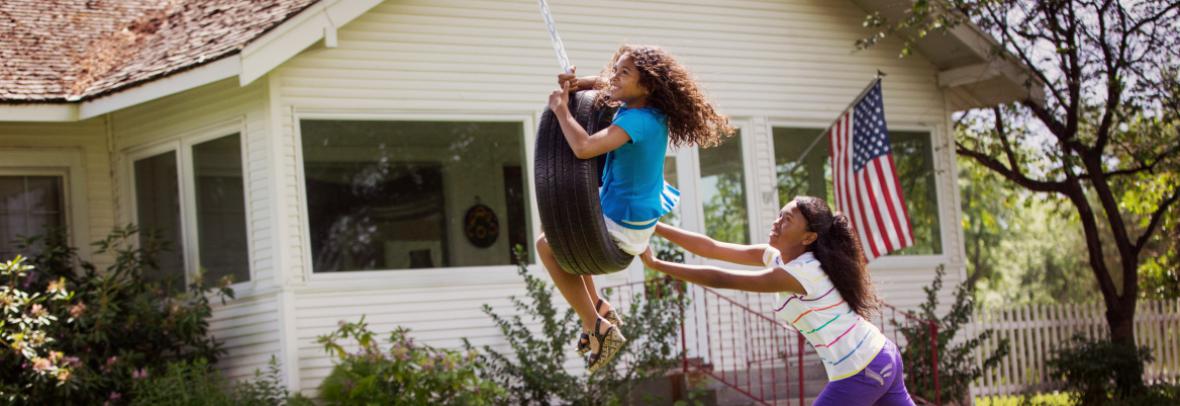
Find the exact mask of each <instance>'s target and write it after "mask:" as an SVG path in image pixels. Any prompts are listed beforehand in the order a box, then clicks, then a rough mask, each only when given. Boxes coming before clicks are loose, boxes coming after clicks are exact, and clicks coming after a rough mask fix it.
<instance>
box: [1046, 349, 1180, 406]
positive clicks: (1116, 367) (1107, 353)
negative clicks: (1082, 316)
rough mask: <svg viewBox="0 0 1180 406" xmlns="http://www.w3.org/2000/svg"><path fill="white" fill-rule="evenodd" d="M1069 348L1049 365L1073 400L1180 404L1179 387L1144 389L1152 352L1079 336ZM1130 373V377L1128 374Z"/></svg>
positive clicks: (1107, 403) (1054, 375)
mask: <svg viewBox="0 0 1180 406" xmlns="http://www.w3.org/2000/svg"><path fill="white" fill-rule="evenodd" d="M1070 341H1071V345H1070V346H1069V347H1067V348H1064V349H1061V350H1057V351H1056V352H1055V353H1054V354H1053V357H1052V358H1051V359H1050V360H1049V361H1048V362H1047V363H1046V365H1048V367H1049V369H1050V371H1051V372H1050V373H1051V375H1052V376H1053V377H1054V378H1055V379H1060V380H1062V381H1064V382H1065V389H1066V390H1067V391H1069V392H1070V395H1071V396H1070V397H1071V399H1072V400H1073V401H1074V402H1076V403H1077V404H1080V405H1162V404H1176V403H1177V402H1180V387H1177V386H1175V385H1157V386H1151V387H1145V386H1144V385H1143V382H1142V381H1140V380H1139V379H1131V380H1130V381H1129V382H1118V380H1119V379H1126V378H1125V377H1130V378H1137V377H1138V376H1141V375H1142V374H1143V364H1144V363H1148V362H1151V361H1152V356H1151V349H1149V348H1147V347H1138V348H1136V347H1133V346H1129V345H1125V344H1120V343H1115V342H1113V341H1109V340H1091V339H1088V338H1086V337H1084V336H1081V335H1077V336H1074V337H1073V338H1072V339H1071V340H1070ZM1128 372H1129V373H1128Z"/></svg>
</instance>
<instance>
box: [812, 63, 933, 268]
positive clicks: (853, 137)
mask: <svg viewBox="0 0 1180 406" xmlns="http://www.w3.org/2000/svg"><path fill="white" fill-rule="evenodd" d="M884 108H885V104H884V101H883V100H882V97H881V80H880V79H875V80H873V83H872V84H871V85H869V88H868V89H867V91H866V92H865V93H864V94H863V95H861V97H860V99H859V100H857V101H855V102H853V104H852V106H851V107H849V108H848V110H846V111H844V113H843V114H841V115H840V118H838V119H836V123H835V124H832V126H831V127H830V128H828V130H827V133H828V143H829V145H828V147H829V148H828V149H829V151H831V154H830V156H829V157H830V158H831V160H832V182H833V183H834V184H835V195H836V209H837V210H839V211H842V212H844V213H845V214H846V215H847V216H848V218H849V220H852V227H853V228H854V229H855V232H856V233H857V236H858V237H860V242H861V245H862V246H863V248H864V253H865V257H866V258H867V259H868V260H869V261H872V260H873V259H874V258H877V257H880V256H884V255H885V254H888V253H890V252H892V251H895V250H899V249H902V248H905V247H909V246H911V245H914V236H913V231H912V230H911V228H910V216H909V213H908V212H907V210H906V206H905V198H904V197H903V196H902V192H901V185H900V183H899V182H898V180H897V169H896V166H895V165H894V164H893V154H892V152H891V149H890V148H889V134H888V130H887V129H886V127H885V110H884Z"/></svg>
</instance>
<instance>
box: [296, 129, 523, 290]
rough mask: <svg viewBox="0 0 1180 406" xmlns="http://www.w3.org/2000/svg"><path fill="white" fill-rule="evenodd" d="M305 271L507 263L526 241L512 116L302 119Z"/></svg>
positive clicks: (517, 133)
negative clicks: (307, 241) (308, 253)
mask: <svg viewBox="0 0 1180 406" xmlns="http://www.w3.org/2000/svg"><path fill="white" fill-rule="evenodd" d="M300 134H301V137H302V146H303V170H304V179H305V186H306V191H307V213H308V223H309V230H310V237H311V250H312V262H313V264H314V265H313V267H314V270H315V272H340V271H368V270H392V269H411V268H442V267H465V266H486V265H509V264H512V263H514V262H515V261H514V259H513V256H512V248H513V247H514V246H516V245H520V246H522V247H523V248H524V249H525V250H530V249H531V240H530V238H529V230H530V227H529V224H528V223H529V218H530V216H529V210H528V207H529V205H528V203H527V202H528V200H527V195H528V193H527V190H528V189H527V184H526V182H525V179H524V172H523V169H522V168H523V167H524V165H525V159H524V154H525V149H524V144H523V142H522V140H523V138H524V137H523V134H524V128H523V126H522V125H521V124H520V123H514V122H446V121H364V120H351V121H344V120H312V119H308V120H302V122H301V123H300Z"/></svg>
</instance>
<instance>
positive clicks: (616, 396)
mask: <svg viewBox="0 0 1180 406" xmlns="http://www.w3.org/2000/svg"><path fill="white" fill-rule="evenodd" d="M517 272H518V273H519V274H520V275H521V277H522V278H524V280H525V285H526V288H527V292H528V299H529V300H528V301H527V302H526V301H525V300H522V299H520V298H517V297H512V298H511V299H512V302H513V305H514V307H515V308H516V310H517V315H515V316H512V317H510V318H505V317H502V316H500V315H498V314H497V313H496V312H495V311H494V309H492V307H491V306H488V305H486V304H485V305H484V313H487V315H488V316H490V317H491V318H492V321H493V322H495V324H496V325H497V326H498V327H499V328H500V331H501V333H502V334H503V335H504V338H505V339H506V340H507V341H508V344H509V345H510V346H511V347H512V350H513V353H512V354H505V353H501V352H498V351H496V350H493V349H492V348H491V347H490V346H484V347H483V351H482V354H481V355H480V356H479V358H480V360H481V362H482V363H484V364H485V365H486V366H487V372H486V373H487V374H488V377H489V379H492V380H494V381H495V382H497V383H498V384H499V385H501V386H503V387H505V388H507V389H508V400H509V403H510V404H514V405H548V404H552V403H559V404H585V405H591V404H592V405H603V404H607V405H609V404H621V403H627V402H629V401H630V400H631V399H632V396H633V394H632V392H633V390H634V389H635V387H636V385H637V384H638V383H639V382H640V381H642V380H644V379H646V378H650V377H653V376H659V375H662V374H663V373H664V372H665V371H667V370H668V369H669V368H671V367H673V366H675V365H676V364H677V362H678V357H679V353H678V352H677V351H675V345H676V344H675V343H674V339H675V338H676V334H677V333H678V332H679V327H680V324H679V323H680V313H679V307H678V306H680V305H681V304H682V300H683V299H682V296H681V295H679V294H676V290H675V287H676V285H675V284H674V283H672V282H668V281H671V280H670V279H666V280H664V281H666V282H664V283H658V284H652V285H650V286H648V290H653V289H654V290H655V291H653V292H651V293H654V294H648V295H647V299H644V298H643V297H642V296H639V295H637V296H636V298H635V300H633V301H632V304H631V306H630V308H628V309H625V311H624V309H616V311H619V312H620V313H621V314H622V315H623V318H624V320H625V324H624V326H623V328H622V330H623V331H622V332H623V335H625V336H626V337H627V340H628V342H627V345H626V346H625V347H624V349H623V350H622V351H621V352H620V353H619V354H618V356H617V358H615V360H614V361H613V362H612V364H611V365H610V366H608V367H606V368H604V369H603V370H600V371H599V372H598V373H596V374H594V375H591V376H589V377H586V376H582V375H574V374H571V373H570V372H569V371H567V370H566V369H565V362H566V354H568V353H569V351H570V350H571V349H572V346H573V343H574V342H575V340H576V339H577V337H578V335H579V334H580V333H581V330H582V328H581V323H579V322H577V321H576V317H575V315H574V311H573V309H570V308H567V309H566V311H565V312H563V313H561V314H560V315H559V314H558V313H557V310H556V309H555V306H554V305H553V290H552V288H551V287H549V286H548V284H546V283H545V282H544V281H542V280H540V279H538V278H536V277H534V276H532V275H529V273H528V269H526V268H525V267H524V266H518V269H517ZM522 316H527V317H529V318H530V319H531V320H533V321H539V322H540V330H539V331H538V330H537V329H535V328H530V327H529V326H528V325H526V324H525V321H524V318H523V317H522ZM464 345H465V346H466V347H467V348H468V349H469V350H471V349H473V348H472V345H471V344H470V343H469V342H467V341H466V340H464ZM624 361H626V362H624Z"/></svg>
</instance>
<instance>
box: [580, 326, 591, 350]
mask: <svg viewBox="0 0 1180 406" xmlns="http://www.w3.org/2000/svg"><path fill="white" fill-rule="evenodd" d="M588 352H590V333H587V332H584V331H583V332H582V336H581V337H578V354H582V355H586V353H588Z"/></svg>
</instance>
